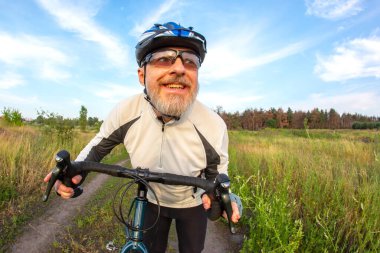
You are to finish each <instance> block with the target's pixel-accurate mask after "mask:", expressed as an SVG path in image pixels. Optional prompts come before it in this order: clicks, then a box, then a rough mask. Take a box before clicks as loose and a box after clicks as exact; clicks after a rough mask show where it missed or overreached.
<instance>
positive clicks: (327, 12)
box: [306, 0, 363, 20]
mask: <svg viewBox="0 0 380 253" xmlns="http://www.w3.org/2000/svg"><path fill="white" fill-rule="evenodd" d="M362 3H363V0H306V7H307V11H306V14H308V15H313V16H317V17H321V18H325V19H330V20H336V19H342V18H346V17H350V16H355V15H357V14H358V13H359V12H361V11H362V10H363V7H362Z"/></svg>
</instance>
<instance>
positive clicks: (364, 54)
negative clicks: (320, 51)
mask: <svg viewBox="0 0 380 253" xmlns="http://www.w3.org/2000/svg"><path fill="white" fill-rule="evenodd" d="M314 72H315V73H316V74H317V75H318V76H319V77H320V78H321V79H322V80H324V81H344V80H349V79H353V78H363V77H376V78H379V77H380V37H375V36H374V37H369V38H362V39H354V40H351V41H348V42H345V43H343V44H341V45H339V46H337V47H336V48H335V49H334V54H332V55H329V56H320V55H317V65H316V66H315V68H314Z"/></svg>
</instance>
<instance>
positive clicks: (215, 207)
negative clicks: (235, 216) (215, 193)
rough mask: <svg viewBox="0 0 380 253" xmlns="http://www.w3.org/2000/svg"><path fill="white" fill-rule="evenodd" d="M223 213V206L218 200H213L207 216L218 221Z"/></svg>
mask: <svg viewBox="0 0 380 253" xmlns="http://www.w3.org/2000/svg"><path fill="white" fill-rule="evenodd" d="M221 215H222V206H221V205H220V202H219V201H217V200H211V208H210V209H208V210H207V218H208V219H209V220H211V221H216V220H217V219H219V217H220V216H221Z"/></svg>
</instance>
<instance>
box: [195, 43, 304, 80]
mask: <svg viewBox="0 0 380 253" xmlns="http://www.w3.org/2000/svg"><path fill="white" fill-rule="evenodd" d="M244 36H246V35H244ZM250 44H251V45H250ZM307 46H308V45H307V43H306V42H298V43H293V44H289V45H287V46H285V47H283V48H280V49H278V50H276V51H273V52H269V53H267V54H263V55H254V56H252V54H250V55H248V54H247V52H248V51H247V48H253V46H252V43H251V41H247V40H246V38H244V37H239V36H235V38H234V39H233V42H232V43H231V39H230V40H229V41H223V42H221V43H219V44H218V45H216V46H214V47H212V48H209V50H208V52H207V56H206V60H205V62H204V64H203V65H202V67H201V69H200V71H201V74H200V78H201V79H202V81H204V82H206V83H208V82H210V81H212V80H220V79H223V78H226V77H232V76H235V75H237V74H239V73H242V72H245V71H247V70H252V69H254V68H256V67H259V66H262V65H266V64H269V63H271V62H275V61H278V60H281V59H283V58H286V57H288V56H291V55H294V54H297V53H299V52H300V51H302V50H304V49H305V48H306V47H307Z"/></svg>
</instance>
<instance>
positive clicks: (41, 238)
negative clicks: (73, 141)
mask: <svg viewBox="0 0 380 253" xmlns="http://www.w3.org/2000/svg"><path fill="white" fill-rule="evenodd" d="M124 162H126V161H122V162H120V163H118V164H123V163H124ZM108 177H109V176H107V175H104V174H99V175H97V176H95V177H94V178H93V179H92V180H91V182H89V183H88V184H87V185H86V190H85V191H84V192H83V194H82V196H81V197H80V198H76V199H69V200H67V201H69V202H67V201H61V200H60V199H59V198H55V199H53V200H49V201H50V202H51V203H50V204H49V208H48V209H47V210H46V211H45V212H44V214H43V215H42V216H41V217H38V218H36V219H34V220H32V221H31V222H29V223H28V224H27V225H26V227H25V229H24V232H23V234H22V235H21V236H19V237H18V239H17V241H16V242H15V243H14V244H13V246H12V247H11V250H10V252H13V253H19V252H30V253H37V252H38V253H42V252H47V251H48V249H49V248H50V247H51V243H52V242H53V241H55V238H56V236H57V235H58V234H59V232H60V231H62V230H63V229H64V227H65V226H67V224H68V223H70V222H71V221H72V219H74V216H75V214H76V213H78V212H80V211H81V208H82V207H83V206H84V205H85V204H86V203H87V202H88V201H89V200H90V199H91V196H92V195H93V194H94V193H95V192H96V191H97V190H98V189H99V188H100V187H101V186H102V184H103V183H104V182H105V181H106V180H107V178H108ZM241 243H242V235H231V234H230V233H229V231H228V227H227V226H225V225H224V224H222V223H220V222H209V223H208V229H207V235H206V245H205V250H204V251H203V252H204V253H214V252H215V253H221V252H238V251H239V248H240V245H241ZM169 246H170V247H171V248H172V249H173V251H170V252H177V246H176V238H174V237H173V238H171V239H170V242H169Z"/></svg>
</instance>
